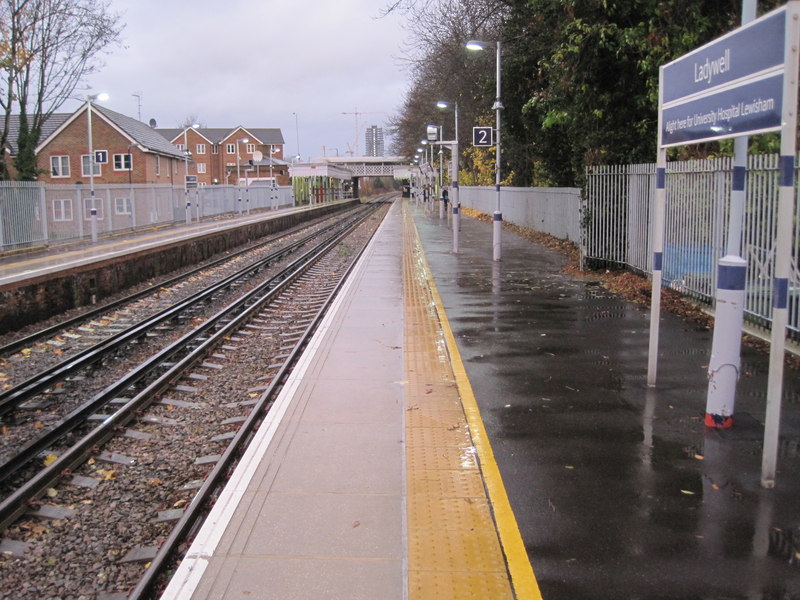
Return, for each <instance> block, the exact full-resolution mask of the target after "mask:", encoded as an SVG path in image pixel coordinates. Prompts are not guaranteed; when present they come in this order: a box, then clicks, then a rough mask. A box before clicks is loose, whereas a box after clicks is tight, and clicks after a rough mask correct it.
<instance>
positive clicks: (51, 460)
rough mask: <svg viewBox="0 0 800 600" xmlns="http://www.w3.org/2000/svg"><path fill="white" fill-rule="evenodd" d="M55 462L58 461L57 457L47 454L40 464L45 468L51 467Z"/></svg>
mask: <svg viewBox="0 0 800 600" xmlns="http://www.w3.org/2000/svg"><path fill="white" fill-rule="evenodd" d="M57 460H58V457H57V456H56V455H55V454H48V455H47V456H45V457H44V460H43V461H42V464H43V465H44V466H45V467H49V466H50V465H52V464H53V463H54V462H56V461H57Z"/></svg>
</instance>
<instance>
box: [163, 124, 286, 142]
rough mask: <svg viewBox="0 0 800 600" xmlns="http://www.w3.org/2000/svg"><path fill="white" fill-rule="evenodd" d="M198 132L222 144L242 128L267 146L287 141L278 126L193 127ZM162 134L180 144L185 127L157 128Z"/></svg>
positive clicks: (253, 138) (255, 140)
mask: <svg viewBox="0 0 800 600" xmlns="http://www.w3.org/2000/svg"><path fill="white" fill-rule="evenodd" d="M193 129H194V130H195V131H196V132H197V133H199V134H200V135H202V136H203V137H204V138H206V139H207V140H208V141H209V142H211V143H212V144H221V143H222V142H224V141H225V140H226V139H228V138H229V137H230V136H231V135H232V134H233V132H235V131H237V130H238V129H241V130H243V131H246V132H247V134H248V135H250V136H251V141H253V142H255V143H260V144H264V145H266V146H268V145H270V144H273V145H275V146H281V145H283V144H285V143H286V142H285V141H284V139H283V133H282V132H281V130H280V129H279V128H277V127H266V128H265V127H256V128H252V129H251V128H247V127H242V126H240V125H239V126H236V127H228V128H222V127H194V128H193ZM156 131H158V132H159V133H160V134H161V135H163V136H164V138H166V139H167V140H169V141H170V142H172V143H174V144H180V143H181V141H182V140H183V129H175V128H159V129H156Z"/></svg>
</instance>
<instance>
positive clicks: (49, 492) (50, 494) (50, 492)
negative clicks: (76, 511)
mask: <svg viewBox="0 0 800 600" xmlns="http://www.w3.org/2000/svg"><path fill="white" fill-rule="evenodd" d="M47 496H48V497H49V498H55V497H56V496H58V490H57V489H55V488H48V489H47Z"/></svg>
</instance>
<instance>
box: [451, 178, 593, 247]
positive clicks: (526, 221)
mask: <svg viewBox="0 0 800 600" xmlns="http://www.w3.org/2000/svg"><path fill="white" fill-rule="evenodd" d="M458 197H459V201H460V202H461V206H465V207H467V208H471V209H473V210H477V211H480V212H482V213H486V214H492V213H493V212H494V209H495V205H496V202H497V191H496V190H495V188H494V187H490V186H474V187H473V186H469V187H466V186H465V187H460V188H459V189H458ZM580 203H581V199H580V190H579V189H578V188H517V187H504V188H502V190H501V192H500V211H501V212H502V213H503V220H504V221H509V222H511V223H514V224H515V225H519V226H520V227H526V228H528V229H533V230H534V231H540V232H542V233H548V234H550V235H552V236H555V237H558V238H561V239H565V240H570V241H572V242H575V243H576V244H577V243H579V242H580V238H581V230H580Z"/></svg>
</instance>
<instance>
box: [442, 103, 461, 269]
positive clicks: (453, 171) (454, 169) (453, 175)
mask: <svg viewBox="0 0 800 600" xmlns="http://www.w3.org/2000/svg"><path fill="white" fill-rule="evenodd" d="M436 106H438V107H439V108H448V107H449V106H450V103H449V102H445V101H443V100H440V101H439V102H437V103H436ZM453 113H454V116H455V126H454V127H453V131H454V132H455V133H454V135H453V143H452V150H453V161H452V163H451V164H450V180H451V181H452V190H451V191H452V197H451V198H450V202H451V204H452V207H453V209H452V210H453V253H454V254H458V234H459V229H460V227H461V215H460V211H461V202H460V201H459V198H458V162H459V154H458V102H454V103H453Z"/></svg>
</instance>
